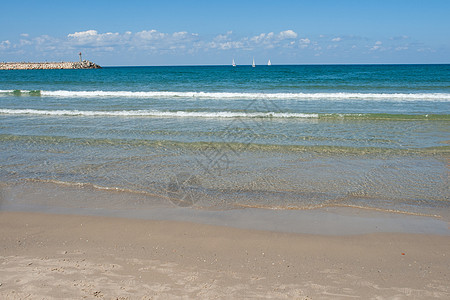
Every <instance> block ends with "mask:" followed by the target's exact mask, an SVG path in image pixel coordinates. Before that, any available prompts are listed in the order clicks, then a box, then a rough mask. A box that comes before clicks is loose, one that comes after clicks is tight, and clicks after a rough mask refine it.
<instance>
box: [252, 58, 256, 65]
mask: <svg viewBox="0 0 450 300" xmlns="http://www.w3.org/2000/svg"><path fill="white" fill-rule="evenodd" d="M255 66H256V65H255V58H254V57H253V62H252V67H253V68H254V67H255Z"/></svg>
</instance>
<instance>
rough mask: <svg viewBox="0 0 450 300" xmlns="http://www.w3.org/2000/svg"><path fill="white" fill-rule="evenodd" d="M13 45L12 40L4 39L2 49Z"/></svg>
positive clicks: (1, 44)
mask: <svg viewBox="0 0 450 300" xmlns="http://www.w3.org/2000/svg"><path fill="white" fill-rule="evenodd" d="M10 46H11V42H10V41H9V40H6V41H3V42H1V43H0V49H1V50H4V49H7V48H9V47H10Z"/></svg>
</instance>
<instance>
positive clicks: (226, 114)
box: [0, 109, 319, 118]
mask: <svg viewBox="0 0 450 300" xmlns="http://www.w3.org/2000/svg"><path fill="white" fill-rule="evenodd" d="M0 114H6V115H47V116H87V117H95V116H105V117H108V116H111V117H173V118H174V117H175V118H176V117H180V118H182V117H193V118H318V117H319V115H318V114H303V113H279V112H230V111H222V112H192V111H159V110H128V111H123V110H122V111H80V110H39V109H0Z"/></svg>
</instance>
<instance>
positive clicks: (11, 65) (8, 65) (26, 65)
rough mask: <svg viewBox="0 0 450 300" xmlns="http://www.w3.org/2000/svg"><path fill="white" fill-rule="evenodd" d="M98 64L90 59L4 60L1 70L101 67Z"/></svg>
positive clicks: (0, 66)
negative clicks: (51, 60)
mask: <svg viewBox="0 0 450 300" xmlns="http://www.w3.org/2000/svg"><path fill="white" fill-rule="evenodd" d="M101 68H102V67H100V66H99V65H97V64H94V63H93V62H90V61H88V60H83V61H79V62H40V63H32V62H4V63H0V70H54V69H101Z"/></svg>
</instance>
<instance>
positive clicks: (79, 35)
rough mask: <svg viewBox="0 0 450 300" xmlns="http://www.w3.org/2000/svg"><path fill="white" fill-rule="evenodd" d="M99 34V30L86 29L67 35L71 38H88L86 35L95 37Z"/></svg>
mask: <svg viewBox="0 0 450 300" xmlns="http://www.w3.org/2000/svg"><path fill="white" fill-rule="evenodd" d="M96 35H98V33H97V30H86V31H80V32H75V33H70V34H68V35H67V36H68V37H71V38H86V37H94V36H96Z"/></svg>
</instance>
